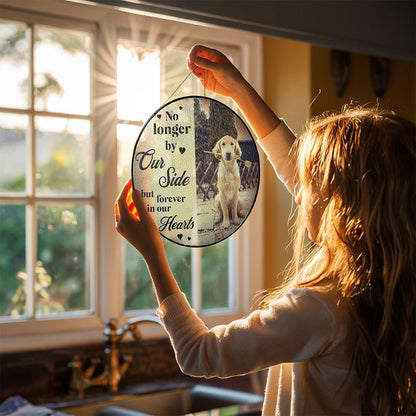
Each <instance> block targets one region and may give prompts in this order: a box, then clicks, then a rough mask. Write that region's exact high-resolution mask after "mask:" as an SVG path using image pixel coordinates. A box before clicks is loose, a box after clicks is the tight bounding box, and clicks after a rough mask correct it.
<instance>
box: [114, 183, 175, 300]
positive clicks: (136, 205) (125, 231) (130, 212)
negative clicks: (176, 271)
mask: <svg viewBox="0 0 416 416" xmlns="http://www.w3.org/2000/svg"><path fill="white" fill-rule="evenodd" d="M115 215H116V230H117V231H118V232H119V233H120V234H121V235H122V236H123V237H124V238H125V239H126V240H127V241H129V242H130V243H131V244H132V245H133V246H134V247H136V249H137V250H138V251H139V252H140V253H141V254H142V256H143V258H144V260H145V261H146V264H147V268H148V269H149V273H150V277H151V278H152V282H153V287H154V290H155V292H156V297H157V300H158V302H159V304H160V303H162V302H163V300H164V299H165V298H166V297H168V296H170V295H172V294H174V293H179V292H180V289H179V286H178V284H177V283H176V280H175V278H174V277H173V274H172V271H171V270H170V267H169V263H168V259H167V257H166V252H165V248H164V246H163V241H162V237H161V235H160V233H159V230H158V228H157V225H156V222H155V221H154V219H153V217H152V215H151V214H149V212H148V211H147V208H146V206H145V204H144V201H143V198H142V197H141V195H140V192H139V191H137V190H135V189H133V188H132V183H131V179H130V180H129V181H128V182H127V183H126V184H125V185H124V188H123V190H122V191H121V192H120V195H119V196H118V198H117V201H116V204H115Z"/></svg>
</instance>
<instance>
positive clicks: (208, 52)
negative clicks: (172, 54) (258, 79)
mask: <svg viewBox="0 0 416 416" xmlns="http://www.w3.org/2000/svg"><path fill="white" fill-rule="evenodd" d="M188 68H189V70H191V71H193V73H194V75H195V76H196V77H198V78H199V80H200V81H201V84H202V85H203V86H204V87H205V88H207V89H208V90H210V91H212V92H215V93H216V94H221V95H224V96H227V97H231V98H235V97H236V96H237V95H238V94H239V92H240V91H241V90H242V89H243V88H245V87H247V85H248V84H247V81H246V80H245V79H244V77H243V76H242V75H241V73H240V71H239V70H238V69H237V68H236V67H235V66H234V65H233V64H232V63H231V61H230V60H229V59H228V58H227V57H226V56H225V55H224V54H223V53H222V52H220V51H217V50H216V49H211V48H208V47H206V46H202V45H195V46H194V47H192V49H191V50H190V52H189V54H188Z"/></svg>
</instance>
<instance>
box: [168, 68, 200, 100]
mask: <svg viewBox="0 0 416 416" xmlns="http://www.w3.org/2000/svg"><path fill="white" fill-rule="evenodd" d="M195 69H196V68H194V69H193V70H192V71H189V72H188V74H187V75H186V77H185V78H184V79H183V80H182V81H181V82H180V83H179V85H178V86H177V87H176V88H175V90H174V91H173V93H172V94H171V95H169V97H168V98H167V100H166V101H165V104H166V103H167V102H168V101H169V100H170V99H171V98H172V97H173V96H174V95H175V94H176V93H177V91H178V90H179V88H180V87H182V85H183V84H184V83H185V81H186V80H187V79H188V78H189V77H190V75H191V74H193V72H194V71H195ZM204 78H205V77H204ZM203 86H204V97H206V88H205V79H204V82H203Z"/></svg>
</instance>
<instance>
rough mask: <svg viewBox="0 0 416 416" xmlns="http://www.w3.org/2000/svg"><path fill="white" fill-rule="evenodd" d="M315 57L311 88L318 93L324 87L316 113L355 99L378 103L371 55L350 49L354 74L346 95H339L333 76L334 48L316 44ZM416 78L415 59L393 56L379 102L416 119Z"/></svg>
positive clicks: (381, 105) (361, 101)
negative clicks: (385, 87) (371, 73)
mask: <svg viewBox="0 0 416 416" xmlns="http://www.w3.org/2000/svg"><path fill="white" fill-rule="evenodd" d="M311 58H312V59H311V88H312V91H313V92H314V93H315V94H316V92H317V91H319V89H321V91H322V92H321V94H320V95H319V97H318V98H317V99H316V101H315V102H314V104H313V106H312V114H313V115H315V114H321V113H322V112H323V111H325V110H338V109H340V108H341V107H342V105H343V104H345V103H346V102H349V101H351V100H353V102H356V103H358V104H361V105H364V104H369V105H375V104H376V103H377V98H376V95H375V93H374V91H373V89H372V86H371V78H370V58H369V56H367V55H362V54H358V53H350V78H349V82H348V85H347V87H346V89H345V91H344V93H343V96H342V97H337V96H336V94H335V88H334V86H333V82H332V78H331V76H330V50H329V49H327V48H321V47H317V46H313V47H312V48H311ZM415 78H416V65H415V64H414V63H413V62H406V61H399V60H391V61H390V77H389V82H388V84H387V89H386V93H385V95H384V96H383V97H382V98H380V99H379V106H380V107H381V108H386V109H389V110H393V111H395V112H396V113H397V114H399V115H401V116H402V117H405V118H408V119H410V120H413V121H415V120H416V109H415V88H416V84H415Z"/></svg>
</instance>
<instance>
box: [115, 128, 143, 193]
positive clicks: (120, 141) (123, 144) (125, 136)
mask: <svg viewBox="0 0 416 416" xmlns="http://www.w3.org/2000/svg"><path fill="white" fill-rule="evenodd" d="M139 133H140V128H139V127H138V126H132V125H128V124H118V125H117V177H118V187H119V189H121V188H122V187H123V185H124V184H125V183H126V182H127V180H128V179H129V178H131V161H132V157H133V149H134V145H135V144H136V140H137V138H138V137H139Z"/></svg>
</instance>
